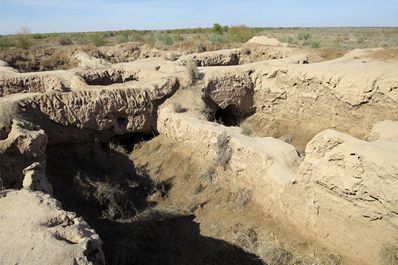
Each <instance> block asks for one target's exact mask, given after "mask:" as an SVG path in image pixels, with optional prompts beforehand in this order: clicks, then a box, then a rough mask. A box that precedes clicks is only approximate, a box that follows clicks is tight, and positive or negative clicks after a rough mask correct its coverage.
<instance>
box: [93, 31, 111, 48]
mask: <svg viewBox="0 0 398 265" xmlns="http://www.w3.org/2000/svg"><path fill="white" fill-rule="evenodd" d="M90 40H91V43H92V44H94V45H95V46H97V47H99V46H104V45H106V43H107V42H106V40H105V39H104V37H103V35H101V34H98V33H97V34H93V35H91V36H90Z"/></svg>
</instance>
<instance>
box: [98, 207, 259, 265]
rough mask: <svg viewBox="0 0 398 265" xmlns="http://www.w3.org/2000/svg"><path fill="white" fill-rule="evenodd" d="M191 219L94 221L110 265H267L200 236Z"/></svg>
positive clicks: (163, 215)
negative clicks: (121, 221)
mask: <svg viewBox="0 0 398 265" xmlns="http://www.w3.org/2000/svg"><path fill="white" fill-rule="evenodd" d="M194 218H195V216H194V215H180V214H176V213H167V212H151V213H150V214H148V216H145V217H144V218H143V219H142V220H132V221H131V222H128V223H118V222H114V221H109V220H97V222H93V223H92V226H93V227H94V229H95V230H96V231H97V232H98V233H99V234H100V235H101V238H102V240H103V241H104V242H105V243H104V245H103V250H104V252H105V256H106V259H107V264H112V265H127V264H135V265H157V264H159V265H160V264H162V265H169V264H170V265H172V264H173V265H180V264H181V265H185V264H193V265H206V264H209V265H242V264H246V265H266V264H265V263H264V262H262V261H261V260H260V258H259V257H257V256H256V255H253V254H251V253H248V252H245V251H244V250H243V249H241V248H239V247H237V246H234V245H232V244H229V243H227V242H225V241H222V240H218V239H214V238H211V237H206V236H202V235H201V234H200V228H199V224H198V223H196V222H194Z"/></svg>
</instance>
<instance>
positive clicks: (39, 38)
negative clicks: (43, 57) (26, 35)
mask: <svg viewBox="0 0 398 265" xmlns="http://www.w3.org/2000/svg"><path fill="white" fill-rule="evenodd" d="M32 38H33V39H35V40H42V39H47V38H48V35H47V34H40V33H36V34H33V35H32Z"/></svg>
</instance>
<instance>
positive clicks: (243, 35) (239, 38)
mask: <svg viewBox="0 0 398 265" xmlns="http://www.w3.org/2000/svg"><path fill="white" fill-rule="evenodd" d="M252 36H253V32H252V30H251V29H250V28H248V27H246V26H244V25H242V26H233V27H231V28H230V29H229V30H228V38H229V40H230V41H231V42H238V43H242V42H246V41H248V40H249V39H250V38H251V37H252Z"/></svg>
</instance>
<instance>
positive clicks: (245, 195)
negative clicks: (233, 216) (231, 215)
mask: <svg viewBox="0 0 398 265" xmlns="http://www.w3.org/2000/svg"><path fill="white" fill-rule="evenodd" d="M252 197H253V192H252V191H251V190H249V189H245V188H239V189H238V190H237V191H235V192H232V193H231V196H230V201H231V203H232V206H233V208H234V209H235V210H240V209H243V208H245V207H246V205H248V204H249V203H250V201H251V200H252Z"/></svg>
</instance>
